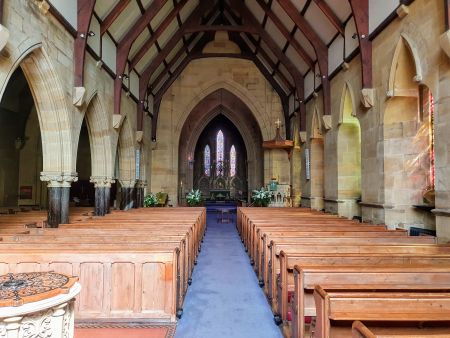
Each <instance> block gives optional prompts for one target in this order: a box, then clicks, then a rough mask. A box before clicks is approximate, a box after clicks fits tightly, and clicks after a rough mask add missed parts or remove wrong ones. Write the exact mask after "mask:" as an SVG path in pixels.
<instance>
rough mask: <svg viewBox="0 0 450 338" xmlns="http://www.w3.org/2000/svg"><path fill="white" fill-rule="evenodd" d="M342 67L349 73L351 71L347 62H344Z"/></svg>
mask: <svg viewBox="0 0 450 338" xmlns="http://www.w3.org/2000/svg"><path fill="white" fill-rule="evenodd" d="M341 67H342V70H343V71H347V70H349V69H350V64H349V63H347V62H344V63H343V64H342V66H341Z"/></svg>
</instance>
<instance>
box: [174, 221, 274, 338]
mask: <svg viewBox="0 0 450 338" xmlns="http://www.w3.org/2000/svg"><path fill="white" fill-rule="evenodd" d="M207 222H208V230H207V233H206V236H205V239H204V243H203V245H202V252H201V253H200V255H199V257H198V265H197V266H196V267H195V269H194V274H193V283H192V285H191V287H190V288H189V290H188V293H187V296H186V300H185V303H184V314H183V317H182V318H181V319H180V320H179V322H178V326H177V329H176V333H175V338H279V337H282V335H281V332H280V330H279V329H278V327H277V326H276V325H275V324H274V321H273V315H272V312H271V310H270V307H269V304H268V303H267V300H266V298H265V296H264V293H263V291H262V290H261V289H260V288H259V286H258V281H257V278H256V275H255V273H254V272H253V269H252V267H251V265H250V262H249V258H248V256H247V254H246V253H245V250H244V247H243V246H242V243H241V240H240V238H239V235H238V233H237V230H236V227H235V224H234V223H223V224H222V223H220V222H217V216H216V215H215V214H208V219H207Z"/></svg>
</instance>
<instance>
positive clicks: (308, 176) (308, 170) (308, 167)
mask: <svg viewBox="0 0 450 338" xmlns="http://www.w3.org/2000/svg"><path fill="white" fill-rule="evenodd" d="M305 176H306V179H307V180H310V179H311V160H310V158H309V149H308V148H307V149H305Z"/></svg>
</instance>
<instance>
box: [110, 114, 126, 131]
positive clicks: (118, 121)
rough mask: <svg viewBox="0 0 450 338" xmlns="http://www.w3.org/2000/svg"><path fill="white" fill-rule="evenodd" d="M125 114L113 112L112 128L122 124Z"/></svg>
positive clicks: (117, 127)
mask: <svg viewBox="0 0 450 338" xmlns="http://www.w3.org/2000/svg"><path fill="white" fill-rule="evenodd" d="M124 118H125V116H123V115H121V114H114V115H113V128H114V129H117V130H119V129H120V127H121V126H122V122H123V120H124Z"/></svg>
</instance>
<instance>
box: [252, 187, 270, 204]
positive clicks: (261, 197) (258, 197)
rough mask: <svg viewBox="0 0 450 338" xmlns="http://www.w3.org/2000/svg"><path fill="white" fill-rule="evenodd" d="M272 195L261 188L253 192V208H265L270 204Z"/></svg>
mask: <svg viewBox="0 0 450 338" xmlns="http://www.w3.org/2000/svg"><path fill="white" fill-rule="evenodd" d="M271 195H272V193H271V192H270V191H269V190H266V189H264V188H261V189H260V190H253V194H252V202H253V205H254V206H255V207H267V206H268V205H269V203H270V200H271Z"/></svg>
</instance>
